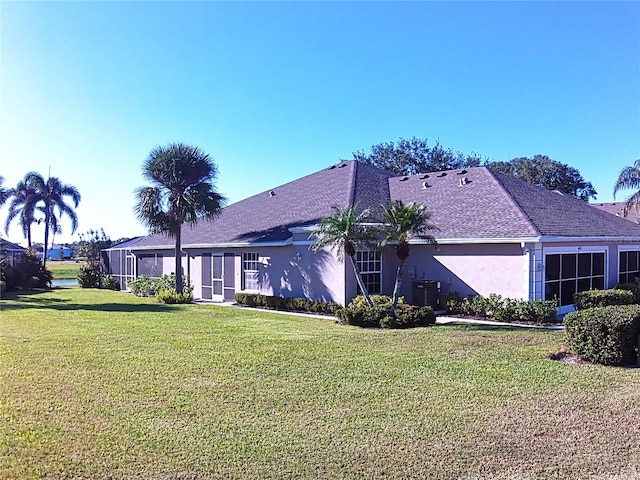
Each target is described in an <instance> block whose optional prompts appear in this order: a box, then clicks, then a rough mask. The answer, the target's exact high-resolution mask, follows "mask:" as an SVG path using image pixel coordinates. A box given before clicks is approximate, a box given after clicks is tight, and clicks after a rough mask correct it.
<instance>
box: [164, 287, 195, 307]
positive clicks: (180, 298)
mask: <svg viewBox="0 0 640 480" xmlns="http://www.w3.org/2000/svg"><path fill="white" fill-rule="evenodd" d="M156 300H157V301H158V302H160V303H167V304H179V303H191V302H193V295H192V294H191V293H190V292H183V293H181V294H180V293H178V292H177V291H176V289H175V288H162V289H160V290H159V291H158V293H157V294H156Z"/></svg>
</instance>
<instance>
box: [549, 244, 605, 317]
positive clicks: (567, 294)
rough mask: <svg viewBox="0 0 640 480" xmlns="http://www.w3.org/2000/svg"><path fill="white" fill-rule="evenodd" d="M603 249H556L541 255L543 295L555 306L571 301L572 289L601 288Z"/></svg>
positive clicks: (580, 290) (573, 291)
mask: <svg viewBox="0 0 640 480" xmlns="http://www.w3.org/2000/svg"><path fill="white" fill-rule="evenodd" d="M604 255H605V254H604V252H593V253H591V252H589V253H558V254H553V255H546V256H545V269H544V274H545V298H546V299H547V300H553V299H554V298H558V300H559V306H560V307H563V306H565V305H572V304H573V295H574V293H576V292H583V291H585V290H594V289H598V290H599V289H603V288H604V286H605V285H604V283H605V282H604V270H605V269H604Z"/></svg>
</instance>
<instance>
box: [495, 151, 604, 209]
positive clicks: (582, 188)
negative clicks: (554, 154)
mask: <svg viewBox="0 0 640 480" xmlns="http://www.w3.org/2000/svg"><path fill="white" fill-rule="evenodd" d="M486 165H487V167H489V168H490V169H491V170H493V171H494V172H500V173H505V174H507V175H511V176H513V177H516V178H520V179H521V180H525V181H527V182H529V183H532V184H534V185H538V186H540V187H545V188H548V189H549V190H558V191H559V192H562V193H566V194H568V195H573V196H574V197H576V198H579V199H580V200H584V201H589V199H590V198H596V195H597V192H596V190H595V188H593V185H592V184H591V182H587V181H586V180H585V179H584V178H582V175H581V174H580V172H579V171H578V170H576V169H575V168H573V167H570V166H569V165H566V164H564V163H560V162H558V161H556V160H552V159H551V158H549V157H547V156H546V155H535V156H534V157H533V158H527V157H521V158H514V159H513V160H510V161H508V162H488V163H487V164H486Z"/></svg>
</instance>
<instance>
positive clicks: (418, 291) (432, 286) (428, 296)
mask: <svg viewBox="0 0 640 480" xmlns="http://www.w3.org/2000/svg"><path fill="white" fill-rule="evenodd" d="M411 303H412V304H413V305H419V306H421V307H431V308H433V309H434V310H439V309H440V282H438V281H436V280H416V281H414V282H413V298H412V301H411Z"/></svg>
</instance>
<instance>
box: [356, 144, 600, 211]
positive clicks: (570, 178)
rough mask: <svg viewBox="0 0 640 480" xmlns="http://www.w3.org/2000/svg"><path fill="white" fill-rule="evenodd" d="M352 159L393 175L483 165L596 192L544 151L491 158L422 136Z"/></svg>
mask: <svg viewBox="0 0 640 480" xmlns="http://www.w3.org/2000/svg"><path fill="white" fill-rule="evenodd" d="M352 159H353V160H358V161H360V162H364V163H367V164H369V165H373V166H375V167H379V168H382V169H384V170H389V171H392V172H394V173H396V174H397V175H416V174H419V173H430V172H440V171H444V170H459V169H463V168H470V167H479V166H486V167H487V168H489V169H491V170H493V171H495V172H500V173H505V174H507V175H511V176H513V177H516V178H520V179H521V180H525V181H527V182H529V183H532V184H533V185H538V186H540V187H545V188H548V189H549V190H558V191H560V192H562V193H566V194H569V195H573V196H574V197H576V198H579V199H581V200H584V201H589V199H591V198H593V199H595V198H596V195H597V192H596V190H595V188H594V187H593V185H592V184H591V182H588V181H586V180H585V179H584V178H583V177H582V175H581V174H580V172H579V171H578V170H577V169H576V168H574V167H571V166H569V165H567V164H564V163H561V162H559V161H557V160H553V159H551V158H549V157H548V156H546V155H535V156H533V157H531V158H529V157H518V158H514V159H512V160H509V161H494V160H490V159H489V158H487V157H483V156H481V155H480V154H478V153H471V154H463V153H461V152H457V151H454V150H452V149H450V148H444V147H443V146H442V145H440V143H439V142H436V143H435V145H433V146H430V145H429V142H428V140H427V139H425V138H417V137H411V138H409V139H406V138H400V139H399V140H398V141H397V142H382V143H379V144H377V145H373V146H372V147H371V151H370V152H369V153H366V152H365V151H363V150H356V151H354V152H353V158H352Z"/></svg>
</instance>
